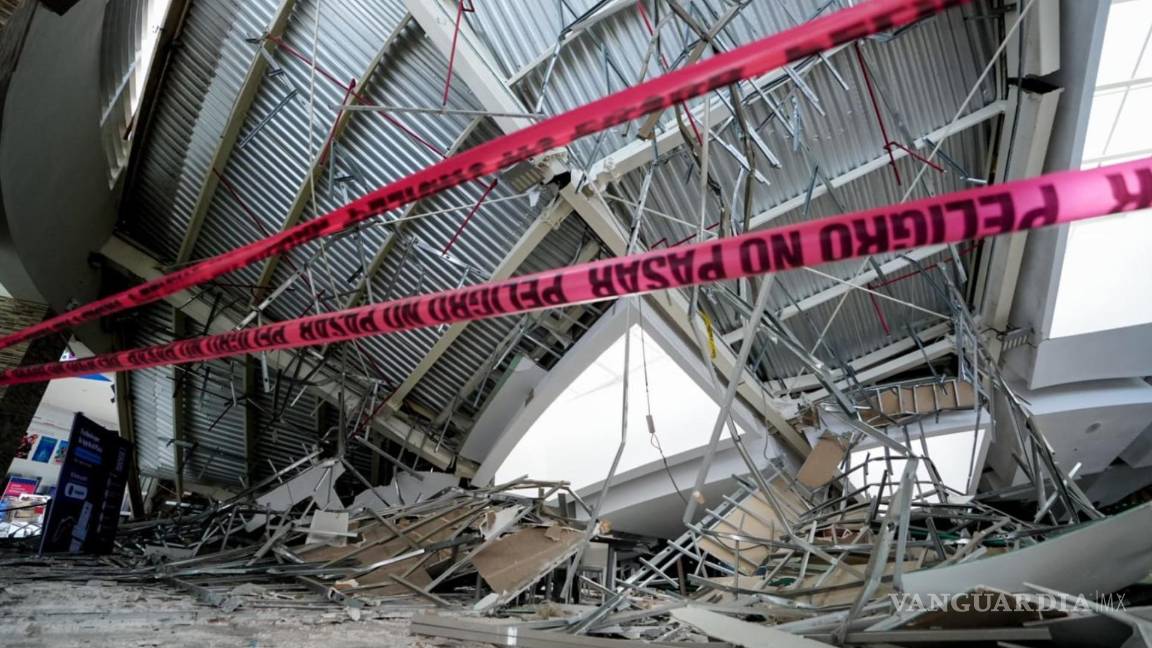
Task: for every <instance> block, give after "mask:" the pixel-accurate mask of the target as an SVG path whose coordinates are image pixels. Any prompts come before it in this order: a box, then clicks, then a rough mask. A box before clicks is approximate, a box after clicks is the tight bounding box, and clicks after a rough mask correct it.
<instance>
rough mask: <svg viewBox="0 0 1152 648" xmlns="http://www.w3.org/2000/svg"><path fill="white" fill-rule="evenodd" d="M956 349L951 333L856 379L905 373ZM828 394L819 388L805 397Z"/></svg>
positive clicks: (865, 380) (841, 384) (862, 380)
mask: <svg viewBox="0 0 1152 648" xmlns="http://www.w3.org/2000/svg"><path fill="white" fill-rule="evenodd" d="M955 350H956V340H955V339H953V337H952V336H951V335H949V336H947V337H945V338H943V339H942V340H940V341H938V342H934V343H932V344H927V345H925V346H924V349H923V350H920V349H917V350H916V351H913V352H911V353H906V354H904V355H902V356H898V357H896V358H893V359H891V360H888V361H887V362H883V363H881V364H878V365H876V366H874V367H870V368H868V369H865V370H863V371H861V372H859V373H857V374H856V380H857V381H858V382H860V383H869V382H875V381H877V380H883V379H885V378H888V377H890V376H895V375H897V374H901V373H904V372H905V371H909V370H911V369H915V368H916V367H920V366H923V365H924V363H925V362H931V361H933V360H938V359H940V358H943V357H944V356H946V355H948V354H949V353H952V352H953V351H955ZM836 384H837V385H838V386H839V387H841V388H844V387H847V386H848V384H847V383H846V382H845V381H842V380H841V381H839V382H837V383H836ZM827 396H828V391H827V390H824V389H819V390H816V391H814V392H806V393H805V394H804V399H805V400H806V401H808V402H815V401H818V400H820V399H822V398H825V397H827Z"/></svg>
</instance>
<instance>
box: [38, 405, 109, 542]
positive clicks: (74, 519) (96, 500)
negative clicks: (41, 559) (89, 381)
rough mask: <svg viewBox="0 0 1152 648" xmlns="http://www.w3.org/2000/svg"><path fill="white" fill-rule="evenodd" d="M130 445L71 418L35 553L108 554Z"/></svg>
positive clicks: (80, 416) (85, 421)
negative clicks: (65, 449) (70, 429)
mask: <svg viewBox="0 0 1152 648" xmlns="http://www.w3.org/2000/svg"><path fill="white" fill-rule="evenodd" d="M131 451H132V446H131V445H130V444H129V443H128V442H127V441H125V440H124V439H122V438H120V435H119V434H117V433H116V432H113V431H111V430H106V429H104V428H102V427H100V426H99V425H97V424H96V423H94V422H93V421H91V420H89V419H87V418H85V417H84V415H83V414H77V415H76V418H75V419H74V420H73V421H72V436H71V437H70V438H69V441H68V450H67V452H66V454H65V456H64V465H63V466H61V467H60V480H59V482H57V484H56V497H54V498H52V503H51V504H50V505H49V507H48V515H47V516H46V517H45V522H44V534H43V536H42V537H41V539H40V553H42V554H43V553H61V552H67V553H91V554H103V553H109V552H110V551H111V550H112V543H113V541H114V540H115V539H116V528H117V527H118V526H119V524H120V502H121V500H123V499H124V487H125V486H127V483H128V461H129V459H130V455H129V453H131Z"/></svg>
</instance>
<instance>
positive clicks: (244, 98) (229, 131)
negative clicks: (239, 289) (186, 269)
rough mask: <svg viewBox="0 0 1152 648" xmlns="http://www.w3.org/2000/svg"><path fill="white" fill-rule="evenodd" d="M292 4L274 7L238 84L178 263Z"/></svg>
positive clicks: (186, 255)
mask: <svg viewBox="0 0 1152 648" xmlns="http://www.w3.org/2000/svg"><path fill="white" fill-rule="evenodd" d="M295 6H296V0H282V2H281V3H280V8H279V9H277V10H276V15H275V16H274V17H273V18H272V23H271V24H270V25H268V31H267V32H266V33H265V38H264V39H263V40H262V41H261V42H260V45H259V46H258V48H257V50H256V55H255V57H253V59H252V64H251V65H250V66H249V67H248V74H247V75H245V77H244V82H243V83H241V84H240V91H239V92H238V93H237V94H236V102H235V103H233V104H232V110H231V112H230V113H229V114H228V121H227V123H225V125H224V131H223V132H222V133H220V140H219V141H218V142H217V143H216V150H215V151H214V152H213V153H212V160H211V162H209V165H208V169H207V171H206V172H205V174H204V180H203V182H202V183H201V184H200V191H199V193H197V195H196V202H195V203H193V205H194V206H193V207H192V215H191V218H190V219H189V221H188V231H187V232H185V233H184V240H183V241H182V242H181V243H180V251H179V252H178V253H177V254H176V263H177V264H182V263H186V262H187V261H188V260H189V259H190V258H191V257H192V252H193V251H194V250H195V249H196V241H197V239H199V238H200V229H201V228H202V227H203V226H204V218H205V216H207V215H208V208H209V207H210V206H211V205H212V198H213V196H215V195H216V188H217V187H218V186H219V185H220V177H219V176H218V175H217V173H218V172H219V173H223V172H224V167H225V166H226V165H227V164H228V158H230V157H231V156H232V149H233V148H234V147H235V146H236V140H238V139H239V138H240V129H241V128H243V127H244V122H245V121H246V120H247V119H248V110H249V109H250V108H251V107H252V102H253V101H255V100H256V92H257V91H258V90H259V89H260V84H261V82H263V80H264V73H265V72H267V71H268V59H269V57H270V56H271V52H272V49H273V48H274V47H275V45H276V44H275V41H274V40H273V39H275V38H279V37H280V36H282V35H283V34H284V30H285V29H286V28H287V27H288V18H289V17H290V16H291V15H292V9H293V8H294V7H295Z"/></svg>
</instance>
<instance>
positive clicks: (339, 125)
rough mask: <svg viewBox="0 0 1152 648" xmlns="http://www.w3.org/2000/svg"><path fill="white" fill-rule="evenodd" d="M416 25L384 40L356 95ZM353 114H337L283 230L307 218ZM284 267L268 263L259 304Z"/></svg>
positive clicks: (408, 17)
mask: <svg viewBox="0 0 1152 648" xmlns="http://www.w3.org/2000/svg"><path fill="white" fill-rule="evenodd" d="M410 22H412V16H411V15H405V16H404V18H402V19H401V20H400V22H399V24H397V25H396V27H395V28H393V29H392V33H390V34H389V35H388V37H387V38H385V39H384V44H383V45H381V47H380V50H379V51H378V52H377V53H376V56H375V57H374V58H373V59H372V61H371V62H370V63H369V64H368V68H367V69H366V70H364V73H363V74H362V75H360V78H359V79H357V80H356V85H355V87H354V89H355V92H356V93H359V92H361V91H363V89H364V87H365V85H367V83H368V81H369V79H371V78H372V76H373V75H374V74H376V71H377V70H378V69H379V68H380V64H381V63H382V62H383V61H384V56H385V54H387V52H388V49H389V48H390V47H391V46H392V43H394V42H395V41H396V39H397V38H399V36H400V34H401V33H403V31H404V30H405V29H406V28H407V27H408V24H409V23H410ZM349 101H352V102H354V101H355V100H354V98H352V97H349ZM352 114H353V111H349V110H344V111H340V113H339V114H337V115H336V122H335V123H334V124H333V125H332V131H331V133H330V135H329V136H328V140H327V144H326V145H325V146H324V147H322V148H321V149H320V150H319V151H317V153H316V159H315V160H313V161H312V166H311V168H310V169H309V170H308V173H307V174H306V175H305V176H304V180H303V181H301V183H300V188H299V189H297V190H296V197H295V198H294V199H293V200H292V206H291V207H289V208H288V214H287V215H286V216H285V217H284V224H283V225H282V226H281V228H280V230H281V231H284V230H287V229H290V228H292V227H294V226H295V225H296V224H297V223H298V222H300V217H301V216H303V214H304V210H305V209H306V208H307V207H308V203H309V202H311V200H312V190H313V187H314V186H315V183H316V181H317V179H318V178H319V176H320V175H321V174H322V173H323V171H324V168H325V167H326V166H327V163H328V161H329V160H331V159H332V155H331V150H332V148H334V147H335V146H336V142H337V141H338V140H339V139H340V137H341V136H342V135H343V134H344V130H345V129H346V128H347V127H348V120H349V118H350V117H351V116H352ZM279 264H280V255H276V256H273V257H271V258H269V259H268V261H267V263H265V264H264V270H263V272H261V273H260V280H259V281H258V282H257V285H258V288H257V290H256V292H255V300H256V301H259V300H260V299H262V298H263V293H264V291H265V289H266V288H267V287H268V285H269V284H271V283H272V277H273V276H274V275H275V274H276V267H277V266H278V265H279Z"/></svg>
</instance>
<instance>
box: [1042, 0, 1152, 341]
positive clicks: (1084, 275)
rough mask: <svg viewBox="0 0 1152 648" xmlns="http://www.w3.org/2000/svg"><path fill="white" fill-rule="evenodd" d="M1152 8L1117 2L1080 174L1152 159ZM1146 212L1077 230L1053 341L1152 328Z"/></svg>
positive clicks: (1150, 230) (1150, 1)
mask: <svg viewBox="0 0 1152 648" xmlns="http://www.w3.org/2000/svg"><path fill="white" fill-rule="evenodd" d="M1150 40H1152V0H1127V1H1125V2H1113V3H1112V7H1111V9H1110V11H1109V14H1108V27H1107V30H1106V31H1105V34H1104V47H1103V51H1102V52H1101V55H1100V69H1099V71H1098V73H1097V77H1096V91H1095V94H1094V96H1093V100H1092V112H1091V116H1090V117H1089V121H1088V130H1087V133H1086V138H1085V143H1084V155H1083V161H1082V163H1081V166H1082V167H1083V168H1086V169H1090V168H1095V167H1098V166H1100V165H1102V164H1115V163H1118V162H1124V161H1126V160H1132V159H1137V158H1142V157H1148V156H1152V128H1148V115H1152V46H1150V45H1152V43H1150ZM1150 216H1152V215H1150V214H1148V213H1145V212H1133V213H1129V214H1117V215H1115V216H1109V217H1106V218H1098V219H1093V220H1090V221H1084V222H1079V223H1073V224H1072V225H1071V226H1070V227H1069V230H1068V239H1067V247H1066V249H1065V254H1064V260H1063V268H1062V270H1061V273H1060V286H1059V289H1058V291H1057V296H1056V306H1055V311H1054V314H1053V318H1052V328H1051V331H1050V333H1049V334H1050V337H1053V338H1057V337H1065V336H1069V335H1079V334H1083V333H1092V332H1095V331H1103V330H1109V329H1115V328H1121V327H1126V326H1135V325H1140V324H1147V323H1149V322H1152V302H1150V301H1149V300H1148V299H1145V298H1144V297H1145V296H1147V295H1150V294H1152V254H1149V250H1152V218H1150Z"/></svg>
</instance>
